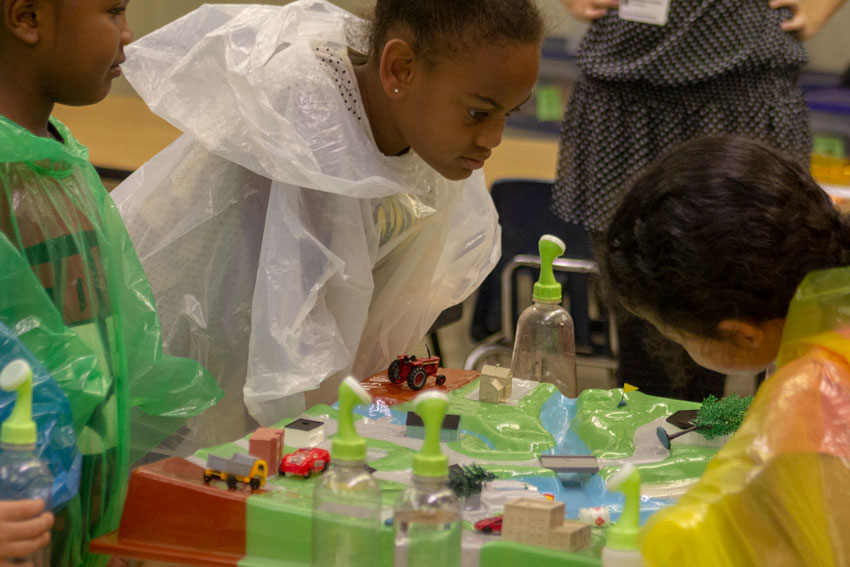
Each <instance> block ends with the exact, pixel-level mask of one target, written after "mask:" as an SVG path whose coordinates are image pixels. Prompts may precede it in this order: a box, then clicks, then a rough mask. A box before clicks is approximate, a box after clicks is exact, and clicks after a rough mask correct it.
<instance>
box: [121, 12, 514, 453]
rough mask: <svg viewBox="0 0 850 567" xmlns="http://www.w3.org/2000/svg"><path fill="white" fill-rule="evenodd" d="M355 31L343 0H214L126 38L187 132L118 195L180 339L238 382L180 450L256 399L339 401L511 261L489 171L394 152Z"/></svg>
mask: <svg viewBox="0 0 850 567" xmlns="http://www.w3.org/2000/svg"><path fill="white" fill-rule="evenodd" d="M359 29H362V22H361V21H360V20H357V19H356V18H354V17H353V16H351V15H350V14H348V13H346V12H344V11H342V10H341V9H339V8H336V7H334V6H333V5H331V4H329V3H327V2H318V1H302V2H295V3H293V4H290V5H288V6H285V7H276V6H233V5H231V6H211V5H207V6H204V7H202V8H200V9H198V10H197V11H195V12H192V13H191V14H189V15H187V16H185V17H183V18H182V19H180V20H177V21H176V22H174V23H172V24H170V25H168V26H166V27H164V28H162V29H160V30H158V31H156V32H154V33H153V34H151V35H149V36H146V37H144V38H142V39H141V40H139V41H137V42H135V43H134V44H132V45H131V46H129V47H128V49H127V55H128V60H127V62H126V63H125V64H124V65H123V68H124V72H125V74H126V76H127V78H128V79H129V80H130V82H131V83H132V85H133V86H134V87H135V89H136V90H137V91H138V92H139V93H140V94H141V96H142V97H143V98H144V100H145V101H146V102H147V104H148V105H149V106H150V107H151V109H152V110H153V111H154V112H155V113H157V114H158V115H160V116H162V117H163V118H165V119H166V120H168V121H169V122H171V123H172V124H174V125H175V126H177V127H178V128H179V129H180V130H182V131H183V132H184V136H182V137H181V138H180V139H178V140H177V141H176V142H175V143H174V144H172V145H171V146H170V147H168V148H167V149H166V150H164V151H163V152H162V153H160V154H159V155H157V156H156V157H154V158H153V159H152V160H151V161H150V162H148V163H147V164H146V165H145V166H143V167H142V168H141V169H140V170H139V171H137V172H136V173H135V174H134V175H133V176H131V177H130V178H129V179H128V180H127V181H125V182H124V183H123V184H122V185H121V186H120V187H118V188H117V189H116V190H115V191H114V192H113V197H114V198H115V199H116V201H117V202H118V205H119V208H120V210H121V214H122V216H123V217H124V220H125V222H126V224H127V226H128V229H129V231H130V234H131V236H132V238H133V242H134V243H135V245H136V249H137V251H138V253H139V256H140V258H141V260H142V264H143V266H144V267H145V270H146V272H147V273H148V276H149V278H150V281H151V285H152V287H153V290H154V294H155V296H156V299H157V305H158V307H159V313H160V317H161V320H162V322H163V329H164V334H165V343H166V349H167V350H168V352H170V353H173V354H180V355H184V356H189V357H192V358H195V359H197V360H200V361H201V362H202V363H204V364H205V365H206V366H207V367H208V368H210V370H211V371H212V372H213V374H214V375H215V376H216V378H217V380H218V381H219V384H220V385H221V386H222V388H223V389H224V391H225V399H224V400H223V402H222V403H221V404H219V407H217V408H215V409H214V411H212V412H208V413H207V414H205V415H204V416H202V417H201V418H200V419H199V420H196V421H195V422H194V424H193V429H194V430H193V432H190V433H186V435H187V436H188V437H193V435H194V437H193V439H194V440H195V443H194V444H193V445H191V446H189V447H186V446H185V445H184V446H183V447H182V448H179V447H178V448H176V449H175V450H176V451H184V452H185V451H186V450H193V449H194V448H197V447H203V446H208V445H213V444H216V443H221V442H224V441H226V440H228V439H231V438H232V437H233V436H234V435H238V434H240V433H245V432H247V431H248V430H249V429H250V428H251V427H252V426H253V420H252V419H251V418H249V417H248V415H247V413H246V412H245V408H247V410H248V411H249V412H250V414H251V415H252V416H253V417H254V418H256V420H257V421H259V422H260V423H262V424H264V425H265V424H270V423H274V422H276V421H279V420H280V419H282V418H284V417H288V416H292V415H295V414H297V413H298V412H300V411H302V410H303V408H304V406H305V398H304V395H303V393H304V392H306V391H309V390H314V389H316V388H319V387H320V386H322V389H321V391H320V394H319V397H317V398H316V399H312V400H311V402H310V403H311V404H312V403H315V402H316V401H330V400H332V399H334V397H335V389H336V385H337V383H338V380H339V379H341V377H342V376H344V375H345V374H347V373H353V374H354V375H355V376H358V377H361V378H363V377H366V376H368V375H369V374H371V373H373V372H376V371H378V370H380V369H381V368H385V367H386V364H387V363H388V361H389V360H390V359H392V358H393V357H395V356H396V355H397V354H400V353H403V352H406V351H408V350H409V349H410V348H411V347H413V346H414V345H415V344H416V343H417V342H418V341H419V340H421V338H422V337H423V336H424V335H425V333H426V332H427V330H428V329H429V327H430V326H431V325H432V323H433V322H434V320H435V319H436V318H437V316H438V315H439V313H440V312H441V311H442V310H443V309H445V308H446V307H449V306H451V305H454V304H456V303H459V302H461V301H462V300H463V299H464V298H466V297H467V295H469V294H470V293H471V292H472V291H473V290H474V289H475V288H476V287H477V286H478V285H479V284H480V282H481V280H482V279H483V277H484V276H485V275H486V274H487V273H488V272H489V271H490V270H491V269H492V268H493V266H494V265H495V262H496V260H497V259H498V256H499V244H498V243H499V227H498V223H497V215H496V212H495V208H494V207H493V204H492V201H491V200H490V197H489V195H488V193H487V190H486V187H485V184H484V179H483V175H482V174H481V172H477V173H476V174H474V175H473V176H472V177H471V178H470V179H468V180H466V181H462V182H452V181H449V180H447V179H445V178H443V177H441V176H440V175H439V174H438V173H437V172H436V171H435V170H433V169H432V168H431V167H429V166H428V165H427V164H426V163H425V162H424V161H423V160H422V159H421V158H420V157H419V156H417V155H415V154H414V153H413V152H409V153H408V154H406V155H403V156H399V157H388V156H385V155H383V154H381V153H380V151H379V150H378V148H377V146H376V145H375V143H374V141H373V139H372V134H371V130H370V127H369V124H368V120H367V117H366V114H365V111H364V109H363V106H362V104H361V102H360V100H359V94H358V92H357V81H356V79H355V78H354V68H353V66H352V63H351V60H350V58H349V55H348V50H349V48H353V49H356V48H358V47H360V45H359V40H358V37H357V30H359ZM349 81H350V83H349ZM423 119H427V117H423ZM322 392H323V393H324V394H323V393H322ZM243 396H244V407H243ZM322 396H323V397H322ZM184 433H185V432H184Z"/></svg>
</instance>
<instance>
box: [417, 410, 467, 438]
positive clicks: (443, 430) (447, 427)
mask: <svg viewBox="0 0 850 567" xmlns="http://www.w3.org/2000/svg"><path fill="white" fill-rule="evenodd" d="M405 425H406V426H407V429H406V431H405V433H404V436H405V437H412V438H413V439H425V424H424V423H422V418H421V417H419V416H418V415H416V413H415V412H412V411H409V412H407V421H406V422H405ZM459 430H460V416H459V415H455V414H452V413H447V414H446V416H445V417H444V418H443V425H442V427H440V441H442V442H443V443H452V442H454V441H457V440H458V431H459Z"/></svg>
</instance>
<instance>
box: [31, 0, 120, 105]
mask: <svg viewBox="0 0 850 567" xmlns="http://www.w3.org/2000/svg"><path fill="white" fill-rule="evenodd" d="M128 2H129V0H85V1H84V2H69V1H67V0H66V1H65V2H61V3H57V4H56V6H55V7H54V8H52V13H49V14H47V18H46V19H47V21H46V23H47V24H48V27H49V29H48V31H47V33H46V34H45V37H44V47H45V50H44V51H43V55H44V64H45V65H44V69H45V71H46V73H45V88H47V89H50V91H51V92H50V96H51V99H52V100H56V101H59V102H62V103H64V104H70V105H84V104H93V103H95V102H98V101H100V100H101V99H103V98H104V97H105V96H106V95H107V94H108V93H109V89H110V87H111V86H112V80H113V79H115V78H116V77H118V76H119V75H120V74H121V67H120V65H121V63H122V62H123V61H124V46H125V45H127V44H128V43H130V41H132V39H133V34H132V32H131V31H130V28H129V26H128V25H127V19H126V17H125V11H126V9H127V4H128Z"/></svg>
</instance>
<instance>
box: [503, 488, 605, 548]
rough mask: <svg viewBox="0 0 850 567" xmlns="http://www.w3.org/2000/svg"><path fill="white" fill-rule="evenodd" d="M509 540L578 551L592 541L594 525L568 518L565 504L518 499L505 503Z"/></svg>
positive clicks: (505, 530) (504, 532)
mask: <svg viewBox="0 0 850 567" xmlns="http://www.w3.org/2000/svg"><path fill="white" fill-rule="evenodd" d="M502 537H503V538H505V540H509V541H516V542H519V543H526V544H529V545H538V546H541V547H549V548H552V549H558V550H560V551H574V550H577V549H581V548H582V547H585V546H586V545H588V544H589V543H590V526H588V525H587V524H582V523H579V522H565V521H564V503H563V502H556V501H552V500H544V499H539V498H518V499H516V500H511V501H509V502H506V503H505V512H504V515H503V517H502Z"/></svg>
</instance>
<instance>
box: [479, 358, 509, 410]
mask: <svg viewBox="0 0 850 567" xmlns="http://www.w3.org/2000/svg"><path fill="white" fill-rule="evenodd" d="M513 381H514V379H513V376H512V375H511V369H510V368H502V367H501V366H493V365H491V364H485V365H484V368H483V369H482V370H481V378H480V379H479V382H478V399H479V401H482V402H490V403H493V404H498V403H502V402H509V401H510V399H511V386H512V384H513Z"/></svg>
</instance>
